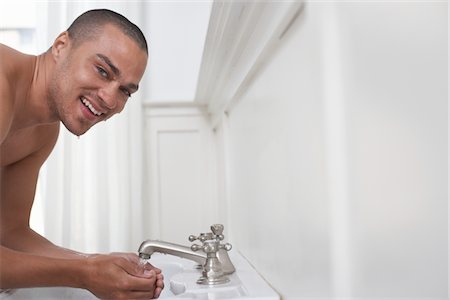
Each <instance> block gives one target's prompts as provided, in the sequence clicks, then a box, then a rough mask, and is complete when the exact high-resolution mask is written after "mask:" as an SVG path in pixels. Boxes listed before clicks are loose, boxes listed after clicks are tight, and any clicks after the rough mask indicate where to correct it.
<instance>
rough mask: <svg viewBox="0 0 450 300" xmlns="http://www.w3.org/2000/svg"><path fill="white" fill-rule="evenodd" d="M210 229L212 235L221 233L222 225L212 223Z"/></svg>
mask: <svg viewBox="0 0 450 300" xmlns="http://www.w3.org/2000/svg"><path fill="white" fill-rule="evenodd" d="M211 231H212V232H213V233H214V235H221V234H222V233H223V225H222V224H213V225H211Z"/></svg>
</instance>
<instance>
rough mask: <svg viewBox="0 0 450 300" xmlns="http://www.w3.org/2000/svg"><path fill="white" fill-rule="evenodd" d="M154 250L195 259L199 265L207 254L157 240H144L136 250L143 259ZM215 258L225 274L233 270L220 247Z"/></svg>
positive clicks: (226, 254)
mask: <svg viewBox="0 0 450 300" xmlns="http://www.w3.org/2000/svg"><path fill="white" fill-rule="evenodd" d="M155 252H158V253H163V254H170V255H174V256H178V257H182V258H186V259H189V260H192V261H195V262H197V263H198V264H200V265H205V262H206V258H207V254H206V253H205V252H203V251H198V252H196V251H193V250H192V249H191V248H190V247H187V246H183V245H178V244H174V243H169V242H164V241H159V240H146V241H144V242H142V244H141V246H140V247H139V250H138V253H139V257H141V258H144V259H149V258H150V257H151V256H152V254H153V253H155ZM217 258H218V259H219V261H220V262H221V264H222V268H223V272H224V273H225V274H231V273H233V272H234V271H235V268H234V266H233V264H232V262H231V260H230V258H229V256H228V253H227V251H225V250H224V249H220V250H219V251H218V252H217Z"/></svg>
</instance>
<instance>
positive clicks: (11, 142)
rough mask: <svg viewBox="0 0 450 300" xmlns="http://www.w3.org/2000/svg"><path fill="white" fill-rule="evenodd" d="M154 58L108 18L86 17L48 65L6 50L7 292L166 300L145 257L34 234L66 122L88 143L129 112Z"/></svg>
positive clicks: (2, 64)
mask: <svg viewBox="0 0 450 300" xmlns="http://www.w3.org/2000/svg"><path fill="white" fill-rule="evenodd" d="M147 58H148V50H147V43H146V41H145V38H144V36H143V34H142V32H141V31H140V30H139V28H138V27H137V26H136V25H134V24H132V23H131V22H130V21H128V20H127V19H126V18H125V17H123V16H122V15H119V14H117V13H115V12H112V11H109V10H92V11H88V12H86V13H84V14H82V15H81V16H80V17H78V18H77V19H76V20H75V21H74V22H73V24H72V25H71V26H70V27H69V29H68V30H67V31H65V32H63V33H61V34H60V35H59V36H58V37H57V38H56V40H55V41H54V43H53V45H52V47H51V48H50V49H49V50H48V51H47V52H45V53H44V54H42V55H39V56H31V55H25V54H22V53H20V52H17V51H15V50H13V49H11V48H8V47H6V46H4V45H1V44H0V167H1V169H0V183H1V185H0V217H1V223H0V224H1V227H0V242H1V245H0V251H1V252H0V288H1V289H10V288H21V287H41V286H68V287H78V288H84V289H88V290H89V291H91V292H92V293H93V294H94V295H96V296H97V297H99V298H107V299H113V298H114V299H117V298H120V299H151V298H153V297H155V298H156V297H158V296H159V294H160V293H161V290H162V288H163V277H162V274H161V271H160V270H159V269H156V268H154V267H153V266H151V265H150V264H146V265H141V264H139V259H138V257H137V255H136V254H131V253H128V254H109V255H85V254H81V253H76V252H74V251H71V250H68V249H64V248H61V247H58V246H55V245H54V244H52V243H51V242H49V241H48V240H46V239H45V238H44V237H42V236H40V235H38V234H37V233H36V232H34V231H33V230H32V229H30V227H29V217H30V211H31V207H32V204H33V199H34V194H35V188H36V182H37V178H38V173H39V169H40V167H41V166H42V164H43V163H44V161H45V160H46V159H47V157H48V155H49V154H50V152H51V151H52V149H53V147H54V145H55V143H56V140H57V137H58V132H59V124H60V121H61V122H62V123H63V124H64V126H65V127H66V128H67V129H68V130H69V131H70V132H72V133H73V134H75V135H78V136H79V135H82V134H83V133H85V132H86V131H87V130H88V129H89V128H91V127H92V126H93V125H94V124H96V123H98V122H100V121H103V120H106V119H108V118H110V117H111V116H113V115H114V114H116V113H119V112H121V111H122V109H123V108H124V106H125V103H126V101H127V99H128V98H129V97H130V95H131V94H133V93H134V92H136V91H137V90H138V86H139V81H140V80H141V78H142V76H143V74H144V70H145V67H146V64H147Z"/></svg>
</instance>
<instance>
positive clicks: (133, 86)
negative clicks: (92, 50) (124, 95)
mask: <svg viewBox="0 0 450 300" xmlns="http://www.w3.org/2000/svg"><path fill="white" fill-rule="evenodd" d="M96 55H97V57H98V58H99V59H100V60H102V61H103V62H104V63H105V64H107V65H108V66H109V67H110V68H111V70H112V71H113V73H114V75H116V76H120V70H119V69H118V68H117V67H116V66H115V65H114V64H113V63H112V61H111V60H110V59H109V58H108V57H107V56H105V55H103V54H100V53H97V54H96ZM126 86H127V87H128V88H129V89H132V90H134V91H137V90H138V89H139V85H138V84H134V83H129V84H127V85H126Z"/></svg>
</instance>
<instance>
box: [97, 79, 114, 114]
mask: <svg viewBox="0 0 450 300" xmlns="http://www.w3.org/2000/svg"><path fill="white" fill-rule="evenodd" d="M117 91H118V84H117V83H115V82H109V83H108V84H107V85H105V86H104V87H102V88H100V89H99V91H98V96H99V98H100V99H101V101H102V103H103V105H104V106H105V107H106V108H107V109H109V110H113V109H115V108H116V107H117V101H118V96H117Z"/></svg>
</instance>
